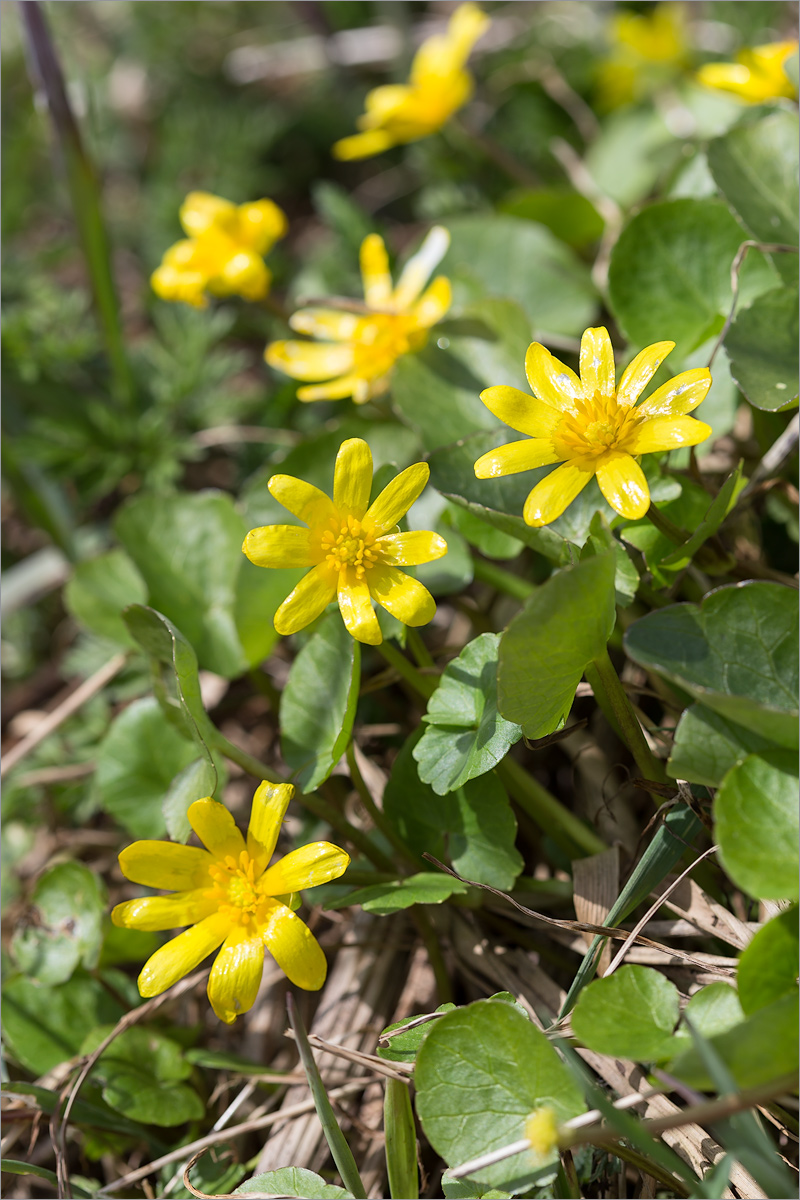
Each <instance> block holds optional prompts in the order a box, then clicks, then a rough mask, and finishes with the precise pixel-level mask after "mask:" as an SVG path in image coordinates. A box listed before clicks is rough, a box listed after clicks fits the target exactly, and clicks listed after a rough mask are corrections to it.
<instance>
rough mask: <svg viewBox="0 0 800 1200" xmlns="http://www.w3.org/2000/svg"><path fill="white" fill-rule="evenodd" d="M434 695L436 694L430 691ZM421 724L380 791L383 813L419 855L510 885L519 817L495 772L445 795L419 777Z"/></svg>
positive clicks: (516, 864)
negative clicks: (416, 755)
mask: <svg viewBox="0 0 800 1200" xmlns="http://www.w3.org/2000/svg"><path fill="white" fill-rule="evenodd" d="M434 694H435V693H434ZM421 736H422V729H418V730H416V731H415V732H414V733H413V734H412V735H411V737H409V738H408V740H407V741H406V743H405V745H404V746H403V747H402V749H401V750H400V753H399V754H398V756H397V758H396V759H395V761H394V763H393V765H392V773H391V776H390V777H389V782H388V783H387V785H386V790H385V792H384V795H383V809H384V812H385V813H386V816H387V817H388V818H389V819H390V820H391V821H392V823H393V824H394V825H395V826H396V828H397V829H398V831H399V832H400V836H401V837H402V839H403V841H404V842H405V843H406V845H407V846H408V847H409V848H410V849H411V850H414V851H415V852H416V853H417V854H422V853H423V852H424V851H427V852H428V853H430V854H433V856H434V857H435V858H439V859H444V858H446V857H447V856H449V858H450V861H451V863H452V864H453V866H454V867H455V869H456V871H458V873H459V875H464V876H465V877H466V878H467V879H472V880H474V881H475V883H486V884H489V886H490V887H497V888H502V889H504V890H508V889H510V888H512V887H513V886H514V883H515V881H516V878H517V876H518V875H519V873H520V871H521V870H522V866H523V863H522V856H521V855H520V853H519V851H518V850H517V849H516V847H515V844H514V843H515V841H516V836H517V820H516V817H515V816H514V811H513V809H512V808H511V804H510V803H509V799H508V795H507V794H506V791H505V788H504V787H503V785H502V783H501V782H500V780H499V779H498V778H497V777H496V775H494V774H487V775H482V776H480V777H479V778H477V779H472V780H470V781H469V782H468V783H466V784H465V785H464V787H460V788H458V789H457V790H456V791H454V792H450V793H448V794H447V795H445V796H437V795H436V794H435V793H434V791H433V790H432V789H431V788H430V787H428V785H427V784H424V783H422V782H421V780H420V778H419V775H418V771H417V764H416V762H415V761H414V757H413V755H414V750H415V748H416V747H417V744H418V742H419V739H420V737H421Z"/></svg>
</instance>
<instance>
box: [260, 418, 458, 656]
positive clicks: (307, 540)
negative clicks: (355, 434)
mask: <svg viewBox="0 0 800 1200" xmlns="http://www.w3.org/2000/svg"><path fill="white" fill-rule="evenodd" d="M429 475H430V468H429V467H428V464H427V463H414V465H413V466H411V467H407V468H406V470H405V471H401V472H400V474H399V475H397V476H396V477H395V478H394V479H393V480H392V481H391V483H389V484H387V486H386V487H385V488H384V489H383V491H382V492H381V493H380V495H379V496H378V497H377V499H376V500H374V501H373V502H372V504H370V503H369V497H370V491H371V489H372V454H371V453H370V448H369V446H368V445H367V443H366V442H364V441H362V440H361V438H350V439H349V440H348V441H346V442H342V445H341V446H340V448H339V453H338V454H337V456H336V466H335V468H334V475H333V500H331V499H329V498H328V496H326V495H325V493H324V492H321V491H320V490H319V488H315V487H313V486H312V485H311V484H310V483H305V482H304V481H303V480H302V479H295V478H294V477H293V476H291V475H273V476H272V478H271V479H270V481H269V483H268V484H267V487H268V488H269V490H270V492H271V493H272V495H273V496H274V497H275V499H276V500H279V501H280V503H281V504H282V505H283V506H284V508H287V509H288V510H289V512H290V513H293V514H294V516H296V517H299V518H300V520H301V521H303V522H304V523H305V524H306V525H307V526H308V528H306V529H303V528H301V527H300V526H298V525H263V526H262V527H261V528H260V529H251V530H250V532H249V533H248V535H247V537H246V538H245V540H244V545H243V546H242V549H243V550H244V552H245V554H246V555H247V557H248V558H249V559H250V561H251V562H253V563H255V564H256V566H258V567H311V568H312V570H310V571H309V572H308V573H307V574H306V575H305V576H304V577H303V578H302V579H301V580H300V582H299V583H298V585H297V587H296V588H295V589H294V591H293V592H291V593H290V594H289V596H287V598H286V599H285V600H284V602H283V604H282V605H281V606H280V608H279V609H278V611H277V613H276V614H275V628H276V629H277V631H278V633H281V634H290V633H296V632H297V631H298V629H303V628H304V626H306V625H309V624H310V623H311V622H312V621H313V620H315V619H316V618H317V617H318V616H319V615H320V613H321V612H322V611H323V610H324V609H325V608H326V607H327V605H328V604H329V603H330V602H331V600H333V598H334V596H336V597H338V600H339V609H340V611H341V614H342V619H343V620H344V623H345V625H346V627H347V629H348V630H349V632H350V633H351V634H352V636H353V637H354V638H355V639H356V641H359V642H367V643H369V644H370V645H373V646H378V645H380V643H381V641H382V640H383V638H382V635H381V629H380V625H379V624H378V618H377V617H376V615H375V610H374V609H373V607H372V601H373V599H374V600H377V601H378V603H379V604H381V605H383V607H384V608H385V609H386V610H387V612H390V613H391V614H392V616H394V617H397V619H398V621H402V622H403V624H404V625H425V624H427V622H428V621H430V619H431V618H432V616H433V614H434V613H435V612H436V604H435V602H434V599H433V597H432V596H431V594H430V592H429V591H428V589H427V588H425V587H423V586H422V584H421V583H419V582H418V580H416V579H412V578H411V576H410V575H406V574H405V573H404V572H403V571H400V570H398V568H399V567H410V566H415V565H417V564H419V563H427V562H432V561H433V560H434V559H436V558H441V557H442V555H443V554H446V553H447V543H446V542H445V540H444V538H442V537H439V534H438V533H429V532H428V531H427V530H425V531H422V530H414V531H413V532H410V533H400V532H399V531H398V529H397V523H398V521H399V520H400V519H401V517H403V516H404V515H405V514H406V513H407V512H408V510H409V508H410V507H411V505H412V504H413V503H414V501H415V500H416V499H417V497H418V496H420V495H421V493H422V491H423V488H424V487H425V484H426V483H427V482H428V476H429Z"/></svg>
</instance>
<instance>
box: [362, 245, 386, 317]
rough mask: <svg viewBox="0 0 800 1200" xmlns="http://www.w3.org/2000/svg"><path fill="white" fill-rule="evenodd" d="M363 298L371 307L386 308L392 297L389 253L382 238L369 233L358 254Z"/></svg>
mask: <svg viewBox="0 0 800 1200" xmlns="http://www.w3.org/2000/svg"><path fill="white" fill-rule="evenodd" d="M359 259H360V265H361V279H362V281H363V284H364V299H365V300H366V302H367V304H368V305H369V306H370V307H371V308H387V307H388V305H389V301H390V300H391V298H392V277H391V275H390V274H389V255H388V254H387V253H386V246H385V244H384V241H383V238H382V237H379V235H378V234H377V233H369V234H367V236H366V237H365V238H364V240H363V242H362V243H361V252H360V255H359Z"/></svg>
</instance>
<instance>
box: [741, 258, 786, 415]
mask: <svg viewBox="0 0 800 1200" xmlns="http://www.w3.org/2000/svg"><path fill="white" fill-rule="evenodd" d="M793 257H794V258H795V270H796V269H797V268H796V256H793ZM797 303H798V293H797V288H796V287H795V288H790V287H779V288H773V289H772V290H771V291H769V292H765V293H764V294H763V295H762V296H757V297H756V298H755V300H754V301H753V303H752V304H751V305H750V307H749V308H743V309H741V310H740V311H739V312H737V314H736V318H735V320H734V321H733V324H732V325H731V327H730V329H729V330H728V333H727V336H726V338H725V349H726V350H727V352H728V356H729V358H730V360H731V375H732V376H733V378H734V380H735V381H736V383H737V384H738V385H739V387H740V388H741V389H742V391H743V392H744V394H745V396H746V397H747V399H748V400H749V401H750V403H751V404H752V405H754V406H755V407H756V408H761V409H765V410H766V411H767V412H777V411H778V410H782V409H785V408H791V407H792V405H793V404H795V403H796V402H797V369H798V364H797V337H798V321H797Z"/></svg>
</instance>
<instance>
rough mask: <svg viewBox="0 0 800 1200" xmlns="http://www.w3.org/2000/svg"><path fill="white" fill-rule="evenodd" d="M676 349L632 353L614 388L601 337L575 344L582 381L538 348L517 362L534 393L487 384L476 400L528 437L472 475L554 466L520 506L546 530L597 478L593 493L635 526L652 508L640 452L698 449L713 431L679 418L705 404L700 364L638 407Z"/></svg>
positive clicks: (660, 346)
mask: <svg viewBox="0 0 800 1200" xmlns="http://www.w3.org/2000/svg"><path fill="white" fill-rule="evenodd" d="M674 346H675V343H674V342H656V343H655V344H654V345H652V346H647V347H646V348H645V349H644V350H642V351H641V352H640V353H639V354H637V355H636V357H635V358H634V360H633V362H631V363H630V365H629V366H628V367H626V369H625V371H624V372H623V374H622V378H621V379H620V381H619V385H618V386H617V385H616V383H615V372H614V351H613V349H612V347H611V340H610V338H609V336H608V332H607V331H606V330H605V329H603V328H600V329H587V330H586V332H585V333H584V335H583V337H582V338H581V354H580V378H578V376H577V375H576V374H575V372H574V371H571V370H570V369H569V367H567V366H565V365H564V364H563V363H562V362H559V361H558V359H557V358H554V357H553V355H552V354H551V353H550V351H549V350H546V349H545V347H544V346H541V345H539V343H538V342H532V343H531V345H530V346H529V347H528V353H527V355H526V356H525V372H526V374H527V376H528V383H529V384H530V386H531V391H532V392H533V396H529V395H527V394H526V393H525V392H520V391H518V390H517V388H513V387H490V388H487V389H486V391H485V392H481V400H483V402H484V404H485V405H486V407H487V408H489V409H491V411H492V412H493V413H494V415H495V416H496V417H499V418H500V420H501V421H505V423H506V424H507V425H510V426H511V428H512V429H518V430H519V431H520V433H526V434H528V438H529V440H525V441H520V442H509V443H507V444H506V445H505V446H500V447H498V449H497V450H490V451H489V453H488V454H484V455H482V457H481V458H479V459H478V461H477V462H476V463H475V474H476V475H477V476H478V478H479V479H493V478H495V477H496V476H498V475H514V474H516V473H517V472H518V471H530V470H531V469H532V468H533V467H546V466H549V464H550V463H562V466H560V467H558V469H557V470H555V471H551V473H550V474H549V475H547V476H546V477H545V478H544V479H542V480H541V481H540V482H539V483H537V484H536V487H535V488H534V489H533V491H532V492H531V493H530V495H529V496H528V499H527V500H526V501H525V508H524V511H523V516H524V518H525V522H526V524H528V525H533V526H539V525H549V523H550V522H551V521H555V519H556V517H560V516H561V514H562V513H563V511H564V509H565V508H566V507H567V505H568V504H571V503H572V501H573V500H574V499H575V497H576V496H577V495H578V493H579V492H580V491H581V490H582V489H583V488H585V487H586V484H587V483H588V482H589V480H590V479H591V478H592V476H593V475H596V476H597V482H598V483H599V485H600V491H601V492H602V493H603V495H604V496H605V498H606V500H607V501H608V503H609V504H610V505H611V507H612V508H613V509H615V510H616V511H617V512H618V513H619V514H620V516H623V517H627V518H628V520H631V521H635V520H638V519H639V518H640V517H643V516H644V514H645V513H646V512H647V510H648V508H649V507H650V492H649V489H648V487H647V480H646V479H645V477H644V473H643V471H642V469H641V467H640V466H639V464H638V462H637V461H636V460H637V458H638V457H639V455H641V454H650V453H653V452H658V451H659V450H674V449H676V448H677V447H678V446H696V445H697V443H698V442H702V441H704V440H705V439H706V438H707V437H708V435H709V434H710V433H711V427H710V426H709V425H704V424H703V422H702V421H695V420H694V418H693V417H690V416H688V415H687V414H688V413H690V412H691V411H692V409H694V408H696V407H697V405H698V404H699V403H700V402H701V400H703V399H704V398H705V395H706V392H707V391H708V389H709V387H710V386H711V375H710V373H709V371H708V370H707V369H706V368H705V367H698V368H696V369H694V370H691V371H683V372H682V373H681V374H680V375H676V376H675V377H674V379H671V380H670V381H669V383H665V384H663V385H662V386H661V387H660V388H658V389H657V390H656V391H655V392H653V394H652V396H649V397H648V399H647V400H644V401H642V403H641V404H639V405H637V404H636V401H637V399H638V397H639V396H640V395H641V393H642V392H643V391H644V389H645V388H646V387H647V384H648V383H649V382H650V380H651V379H652V377H653V375H654V374H655V373H656V371H657V370H658V368H659V366H660V365H661V363H662V362H663V361H664V359H665V358H666V356H667V355H668V354H669V352H670V350H672V349H673V348H674Z"/></svg>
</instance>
